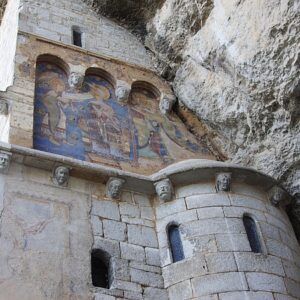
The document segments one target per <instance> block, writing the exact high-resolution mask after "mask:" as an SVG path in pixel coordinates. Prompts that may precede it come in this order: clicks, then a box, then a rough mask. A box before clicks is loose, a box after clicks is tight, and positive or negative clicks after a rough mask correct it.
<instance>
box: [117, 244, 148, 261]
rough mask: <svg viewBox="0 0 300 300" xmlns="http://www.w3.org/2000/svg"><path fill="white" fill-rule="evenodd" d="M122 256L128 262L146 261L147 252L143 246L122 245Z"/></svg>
mask: <svg viewBox="0 0 300 300" xmlns="http://www.w3.org/2000/svg"><path fill="white" fill-rule="evenodd" d="M120 246H121V256H122V258H124V259H128V260H137V261H145V250H144V248H143V247H141V246H137V245H131V244H127V243H121V244H120Z"/></svg>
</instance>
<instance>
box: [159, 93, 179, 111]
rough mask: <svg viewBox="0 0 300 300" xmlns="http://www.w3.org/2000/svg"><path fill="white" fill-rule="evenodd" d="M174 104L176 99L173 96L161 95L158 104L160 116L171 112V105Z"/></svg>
mask: <svg viewBox="0 0 300 300" xmlns="http://www.w3.org/2000/svg"><path fill="white" fill-rule="evenodd" d="M175 102H176V97H175V96H173V95H163V96H162V98H161V99H160V102H159V109H160V111H161V113H162V114H164V115H167V114H169V113H170V112H171V110H172V108H173V105H174V104H175Z"/></svg>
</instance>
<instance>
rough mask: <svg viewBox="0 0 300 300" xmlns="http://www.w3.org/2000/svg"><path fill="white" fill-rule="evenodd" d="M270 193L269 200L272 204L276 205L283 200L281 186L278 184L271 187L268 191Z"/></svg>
mask: <svg viewBox="0 0 300 300" xmlns="http://www.w3.org/2000/svg"><path fill="white" fill-rule="evenodd" d="M269 194H270V201H271V203H272V204H273V205H274V206H278V205H279V203H280V202H281V201H282V200H283V198H284V193H283V190H282V189H281V188H279V187H278V186H275V187H273V188H272V189H271V191H270V192H269Z"/></svg>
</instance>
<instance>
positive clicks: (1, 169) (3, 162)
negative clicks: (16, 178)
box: [0, 152, 11, 174]
mask: <svg viewBox="0 0 300 300" xmlns="http://www.w3.org/2000/svg"><path fill="white" fill-rule="evenodd" d="M10 161H11V154H10V153H6V152H0V173H1V174H7V172H8V169H9V166H10Z"/></svg>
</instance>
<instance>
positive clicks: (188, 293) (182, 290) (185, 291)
mask: <svg viewBox="0 0 300 300" xmlns="http://www.w3.org/2000/svg"><path fill="white" fill-rule="evenodd" d="M168 292H169V297H170V299H172V300H184V299H190V298H192V297H193V292H192V286H191V282H190V280H186V281H183V282H180V283H177V284H174V285H172V286H171V287H170V288H169V289H168Z"/></svg>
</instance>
